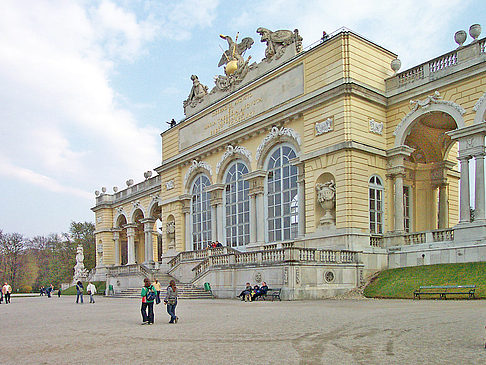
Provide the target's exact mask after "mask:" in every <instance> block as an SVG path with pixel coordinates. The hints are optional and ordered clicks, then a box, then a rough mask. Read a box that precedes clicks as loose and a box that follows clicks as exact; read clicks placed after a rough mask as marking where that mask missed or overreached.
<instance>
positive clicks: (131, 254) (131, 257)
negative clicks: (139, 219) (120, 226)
mask: <svg viewBox="0 0 486 365" xmlns="http://www.w3.org/2000/svg"><path fill="white" fill-rule="evenodd" d="M125 227H126V228H127V238H128V262H127V265H132V264H134V263H135V227H136V225H135V224H129V225H126V226H125Z"/></svg>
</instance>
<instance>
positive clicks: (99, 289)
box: [55, 281, 106, 295]
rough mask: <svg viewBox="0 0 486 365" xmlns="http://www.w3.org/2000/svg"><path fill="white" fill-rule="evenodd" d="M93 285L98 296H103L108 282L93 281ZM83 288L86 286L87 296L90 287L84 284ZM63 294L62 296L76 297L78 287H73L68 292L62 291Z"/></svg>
mask: <svg viewBox="0 0 486 365" xmlns="http://www.w3.org/2000/svg"><path fill="white" fill-rule="evenodd" d="M92 283H93V284H94V286H96V291H97V293H96V295H103V294H104V293H105V289H106V281H93V282H92ZM83 286H84V294H87V293H86V287H87V286H88V283H83ZM55 294H57V291H56V292H55ZM61 294H62V295H76V285H74V286H71V287H69V288H67V289H66V290H62V291H61Z"/></svg>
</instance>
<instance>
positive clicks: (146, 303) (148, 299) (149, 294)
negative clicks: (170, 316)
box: [140, 278, 157, 324]
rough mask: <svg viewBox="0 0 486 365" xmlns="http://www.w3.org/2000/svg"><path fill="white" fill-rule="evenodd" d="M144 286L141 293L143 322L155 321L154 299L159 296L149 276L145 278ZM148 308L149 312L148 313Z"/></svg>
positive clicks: (150, 322)
mask: <svg viewBox="0 0 486 365" xmlns="http://www.w3.org/2000/svg"><path fill="white" fill-rule="evenodd" d="M143 284H144V285H143V287H142V291H141V293H140V295H141V297H142V308H141V312H142V324H153V323H154V300H155V298H156V297H157V292H156V290H155V288H154V286H153V285H152V283H151V282H150V279H149V278H145V279H143ZM147 310H148V313H147Z"/></svg>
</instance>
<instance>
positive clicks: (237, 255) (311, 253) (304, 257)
mask: <svg viewBox="0 0 486 365" xmlns="http://www.w3.org/2000/svg"><path fill="white" fill-rule="evenodd" d="M284 262H301V263H329V264H352V263H357V262H358V253H357V252H356V251H334V250H321V249H316V248H302V247H284V248H277V249H264V250H261V251H250V252H231V253H228V254H223V255H219V256H210V257H208V258H206V259H205V260H203V261H202V262H201V263H200V264H198V265H197V266H195V267H194V268H193V269H192V270H193V271H194V279H197V278H198V277H199V276H201V275H202V274H203V273H205V272H206V271H207V270H209V268H210V267H214V266H217V267H219V268H221V267H235V266H245V265H258V264H272V263H284Z"/></svg>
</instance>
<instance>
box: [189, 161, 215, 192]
mask: <svg viewBox="0 0 486 365" xmlns="http://www.w3.org/2000/svg"><path fill="white" fill-rule="evenodd" d="M197 169H204V170H206V171H207V172H208V173H209V176H211V177H212V176H213V170H212V169H211V166H210V165H209V164H208V163H207V162H203V161H197V160H193V161H192V164H191V166H190V167H189V169H188V170H187V172H186V175H185V176H184V186H186V185H187V180H188V179H189V176H191V174H192V173H193V172H194V171H196V170H197Z"/></svg>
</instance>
